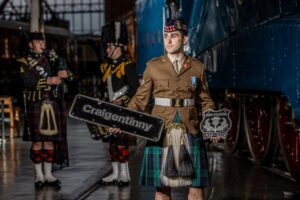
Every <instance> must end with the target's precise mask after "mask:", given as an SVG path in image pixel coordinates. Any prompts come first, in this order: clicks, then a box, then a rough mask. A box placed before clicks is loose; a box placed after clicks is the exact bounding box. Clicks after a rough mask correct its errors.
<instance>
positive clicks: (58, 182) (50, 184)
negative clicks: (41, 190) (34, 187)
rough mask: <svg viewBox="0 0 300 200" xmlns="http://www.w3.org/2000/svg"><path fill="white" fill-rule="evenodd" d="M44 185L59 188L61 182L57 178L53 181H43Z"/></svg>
mask: <svg viewBox="0 0 300 200" xmlns="http://www.w3.org/2000/svg"><path fill="white" fill-rule="evenodd" d="M45 185H47V186H50V187H55V188H60V187H61V182H60V180H58V179H57V180H55V181H45Z"/></svg>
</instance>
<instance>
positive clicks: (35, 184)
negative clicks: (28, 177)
mask: <svg viewBox="0 0 300 200" xmlns="http://www.w3.org/2000/svg"><path fill="white" fill-rule="evenodd" d="M34 186H35V189H41V188H43V187H44V183H43V182H42V181H36V182H35V183H34Z"/></svg>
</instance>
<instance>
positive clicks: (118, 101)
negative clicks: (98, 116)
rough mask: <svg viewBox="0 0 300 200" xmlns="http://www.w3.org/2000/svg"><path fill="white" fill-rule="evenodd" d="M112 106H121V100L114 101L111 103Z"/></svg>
mask: <svg viewBox="0 0 300 200" xmlns="http://www.w3.org/2000/svg"><path fill="white" fill-rule="evenodd" d="M112 103H113V104H116V105H118V106H122V105H123V101H122V99H116V100H113V101H112Z"/></svg>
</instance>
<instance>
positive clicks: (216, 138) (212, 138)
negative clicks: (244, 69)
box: [210, 136, 221, 143]
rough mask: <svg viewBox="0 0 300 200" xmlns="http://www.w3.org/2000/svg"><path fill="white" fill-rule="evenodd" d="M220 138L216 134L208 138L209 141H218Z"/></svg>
mask: <svg viewBox="0 0 300 200" xmlns="http://www.w3.org/2000/svg"><path fill="white" fill-rule="evenodd" d="M220 140H221V138H220V137H217V136H215V137H211V138H210V141H211V142H212V143H218V142H219V141H220Z"/></svg>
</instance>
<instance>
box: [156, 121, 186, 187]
mask: <svg viewBox="0 0 300 200" xmlns="http://www.w3.org/2000/svg"><path fill="white" fill-rule="evenodd" d="M183 145H184V146H185V148H186V149H187V151H190V145H189V142H188V139H187V134H186V128H185V126H184V125H183V124H182V123H172V124H171V126H170V127H169V128H168V129H167V135H166V137H165V139H164V145H163V155H162V168H161V181H162V182H163V183H164V185H166V186H170V187H177V186H189V185H191V184H192V177H188V176H184V177H183V176H180V174H179V173H178V169H179V168H180V161H179V154H180V151H181V148H182V146H183ZM170 152H172V154H173V155H172V156H171V157H174V166H173V167H174V172H171V173H173V175H166V174H168V173H166V170H167V169H166V168H169V166H167V165H169V163H168V162H172V161H170V158H169V156H170ZM187 156H189V155H187ZM172 159H173V158H171V160H172ZM171 168H172V167H171ZM169 171H170V169H169ZM171 171H172V170H171Z"/></svg>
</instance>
